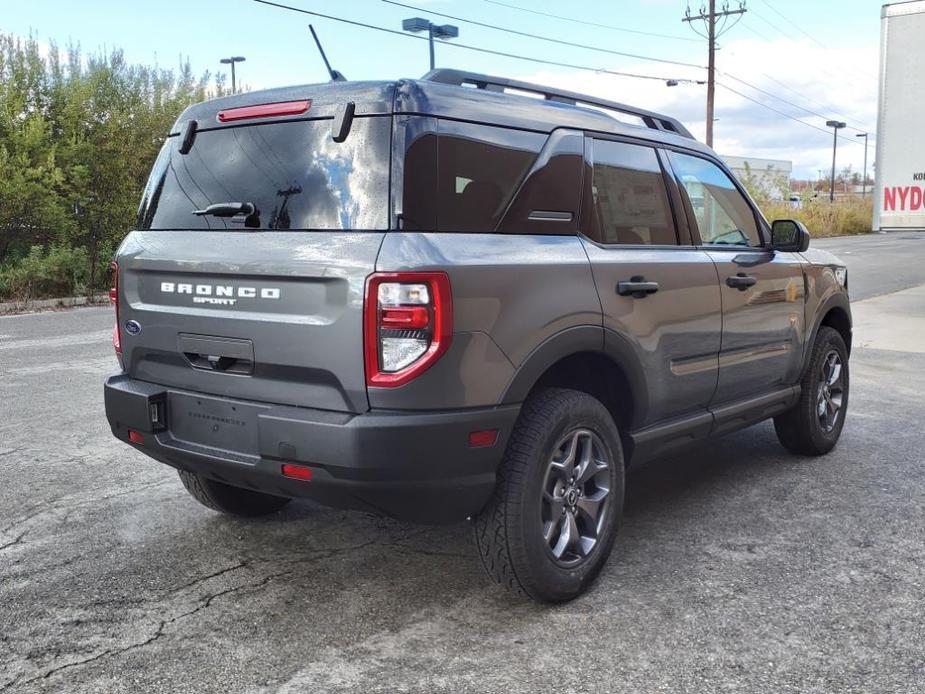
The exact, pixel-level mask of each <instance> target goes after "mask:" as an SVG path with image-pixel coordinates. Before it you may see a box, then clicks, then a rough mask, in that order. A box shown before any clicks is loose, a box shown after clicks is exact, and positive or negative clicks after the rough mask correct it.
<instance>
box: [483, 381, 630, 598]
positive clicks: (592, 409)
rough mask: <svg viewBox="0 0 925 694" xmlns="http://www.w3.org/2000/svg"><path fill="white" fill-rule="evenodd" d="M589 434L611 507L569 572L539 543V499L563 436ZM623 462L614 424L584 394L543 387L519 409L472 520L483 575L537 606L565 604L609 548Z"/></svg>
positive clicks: (591, 575)
mask: <svg viewBox="0 0 925 694" xmlns="http://www.w3.org/2000/svg"><path fill="white" fill-rule="evenodd" d="M576 428H580V429H583V430H590V431H591V432H593V433H594V434H595V435H596V436H597V437H598V439H599V442H601V443H602V444H603V446H604V448H605V449H606V453H607V455H608V457H609V462H610V471H611V472H610V478H609V484H610V492H609V494H610V495H612V496H611V497H610V501H609V503H610V506H609V508H607V509H605V510H604V511H602V513H603V514H604V517H603V520H602V521H601V523H602V530H601V531H600V532H599V533H598V540H597V543H596V544H595V545H594V548H593V549H592V550H591V551H590V552H589V553H588V555H587V557H585V558H584V559H583V560H582V562H581V563H580V564H579V565H577V566H575V567H574V568H563V567H561V566H559V565H558V564H557V563H556V561H555V559H554V558H553V556H552V554H550V552H549V549H548V544H547V543H546V542H544V538H543V526H542V520H541V517H542V510H541V508H542V506H541V505H542V503H543V502H542V497H543V489H544V485H545V484H546V480H547V469H548V468H547V466H548V461H550V459H551V456H552V455H553V454H554V453H555V451H556V448H555V447H556V445H557V443H558V442H560V441H561V439H562V438H563V437H564V436H568V435H569V432H571V431H574V430H576ZM623 497H624V461H623V449H622V446H621V444H620V435H619V431H618V430H617V426H616V424H615V423H614V421H613V418H612V417H611V416H610V413H609V412H608V411H607V409H606V408H605V407H604V406H603V405H602V404H601V403H600V402H599V401H598V400H596V399H595V398H593V397H591V396H590V395H588V394H586V393H583V392H580V391H576V390H567V389H562V388H547V389H543V390H541V391H539V392H537V393H535V394H534V395H532V396H531V397H530V398H529V399H528V400H527V401H526V402H525V403H524V406H523V409H522V410H521V414H520V417H519V418H518V420H517V423H516V425H515V427H514V431H513V432H512V433H511V438H510V440H509V442H508V446H507V450H506V453H505V458H504V460H503V462H502V463H501V466H500V468H499V470H498V482H497V486H496V488H495V492H494V494H493V496H492V498H491V500H490V501H489V502H488V504H487V505H486V507H485V508H484V509H483V510H482V512H481V513H480V514H479V515H478V516H477V517H476V518H475V520H474V529H475V542H476V546H477V548H478V553H479V557H480V559H481V561H482V565H483V567H484V568H485V571H486V572H487V573H488V575H489V576H490V577H491V578H492V579H494V580H495V581H496V582H498V583H500V584H501V585H502V586H504V587H505V588H507V589H508V590H510V591H512V592H513V593H515V594H520V595H526V596H527V597H529V598H531V599H533V600H535V601H538V602H564V601H567V600H571V599H573V598H575V597H577V596H579V595H581V594H582V593H583V592H584V591H585V590H586V589H587V587H588V586H589V585H590V584H591V582H592V581H593V580H594V579H595V578H596V577H597V575H598V573H599V572H600V570H601V568H602V567H603V566H604V564H605V562H606V561H607V558H608V556H609V555H610V552H611V549H612V548H613V543H614V539H615V537H616V534H617V528H618V525H619V520H620V516H621V515H622V512H623Z"/></svg>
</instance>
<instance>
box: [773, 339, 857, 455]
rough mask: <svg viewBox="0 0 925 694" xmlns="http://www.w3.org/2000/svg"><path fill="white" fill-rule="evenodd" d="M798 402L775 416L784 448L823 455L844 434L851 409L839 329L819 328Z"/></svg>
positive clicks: (846, 349)
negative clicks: (843, 429)
mask: <svg viewBox="0 0 925 694" xmlns="http://www.w3.org/2000/svg"><path fill="white" fill-rule="evenodd" d="M800 386H801V392H800V399H799V401H798V402H797V404H796V405H795V406H794V407H793V408H792V409H790V410H788V411H787V412H784V413H783V414H781V415H778V416H777V417H775V418H774V430H775V431H776V432H777V438H778V440H779V441H780V442H781V445H783V447H784V448H786V449H787V450H788V451H791V452H792V453H798V454H800V455H824V454H825V453H828V452H829V451H831V450H832V449H833V448H834V447H835V444H836V443H838V438H839V436H841V431H842V427H844V425H845V414H846V413H847V410H848V348H847V346H846V345H845V341H844V339H842V336H841V335H840V334H839V333H838V331H837V330H834V329H833V328H830V327H828V326H822V327H821V328H819V332H818V333H817V334H816V342H815V343H814V344H813V351H812V353H811V354H810V360H809V366H808V368H807V369H806V373H805V374H803V380H802V381H801V382H800Z"/></svg>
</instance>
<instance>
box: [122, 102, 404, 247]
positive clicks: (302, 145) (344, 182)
mask: <svg viewBox="0 0 925 694" xmlns="http://www.w3.org/2000/svg"><path fill="white" fill-rule="evenodd" d="M178 147H179V137H177V136H174V137H170V138H168V140H167V143H166V144H165V145H164V148H163V150H162V151H161V154H160V156H159V157H158V160H157V162H156V163H155V166H154V169H153V171H152V172H151V177H150V179H149V181H148V185H147V186H146V188H145V192H144V195H143V197H142V201H141V205H140V207H139V210H138V228H139V229H205V230H208V229H214V230H219V229H236V230H248V231H254V230H260V229H292V230H330V229H356V230H381V229H387V228H388V226H389V203H388V193H389V161H390V153H391V118H390V117H368V118H357V119H356V120H354V122H353V126H352V128H351V130H350V135H349V136H348V137H347V139H346V140H345V141H344V142H340V143H338V142H334V141H333V139H332V138H331V121H330V120H314V121H291V122H284V123H264V124H260V125H246V126H237V127H225V128H216V129H213V130H202V131H199V132H197V133H196V137H195V140H194V141H193V146H192V149H191V150H190V151H189V152H188V153H187V154H180V152H179V149H178ZM229 202H240V203H251V204H252V205H253V206H254V208H256V210H255V212H254V213H253V214H252V215H250V216H249V217H248V218H247V220H245V217H244V215H238V216H237V217H218V216H213V215H195V214H193V211H194V210H202V209H205V208H206V207H208V206H209V205H214V204H219V203H229Z"/></svg>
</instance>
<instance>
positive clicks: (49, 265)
mask: <svg viewBox="0 0 925 694" xmlns="http://www.w3.org/2000/svg"><path fill="white" fill-rule="evenodd" d="M89 265H90V264H89V262H88V256H87V251H86V250H85V249H83V248H71V247H69V246H51V247H50V248H49V249H48V250H47V251H46V250H45V249H44V248H42V246H32V248H31V249H30V250H29V254H28V255H26V256H25V257H23V258H21V259H19V260H18V261H14V262H13V263H12V264H9V265H7V266H5V267H0V300H2V301H30V300H32V299H43V298H57V297H65V296H75V295H79V294H82V293H83V292H84V291H85V290H86V282H87V274H88V268H89Z"/></svg>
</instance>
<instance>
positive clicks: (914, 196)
mask: <svg viewBox="0 0 925 694" xmlns="http://www.w3.org/2000/svg"><path fill="white" fill-rule="evenodd" d="M921 206H922V189H921V188H919V187H917V186H912V188H910V189H909V209H910V210H917V209H919V208H920V207H921Z"/></svg>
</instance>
